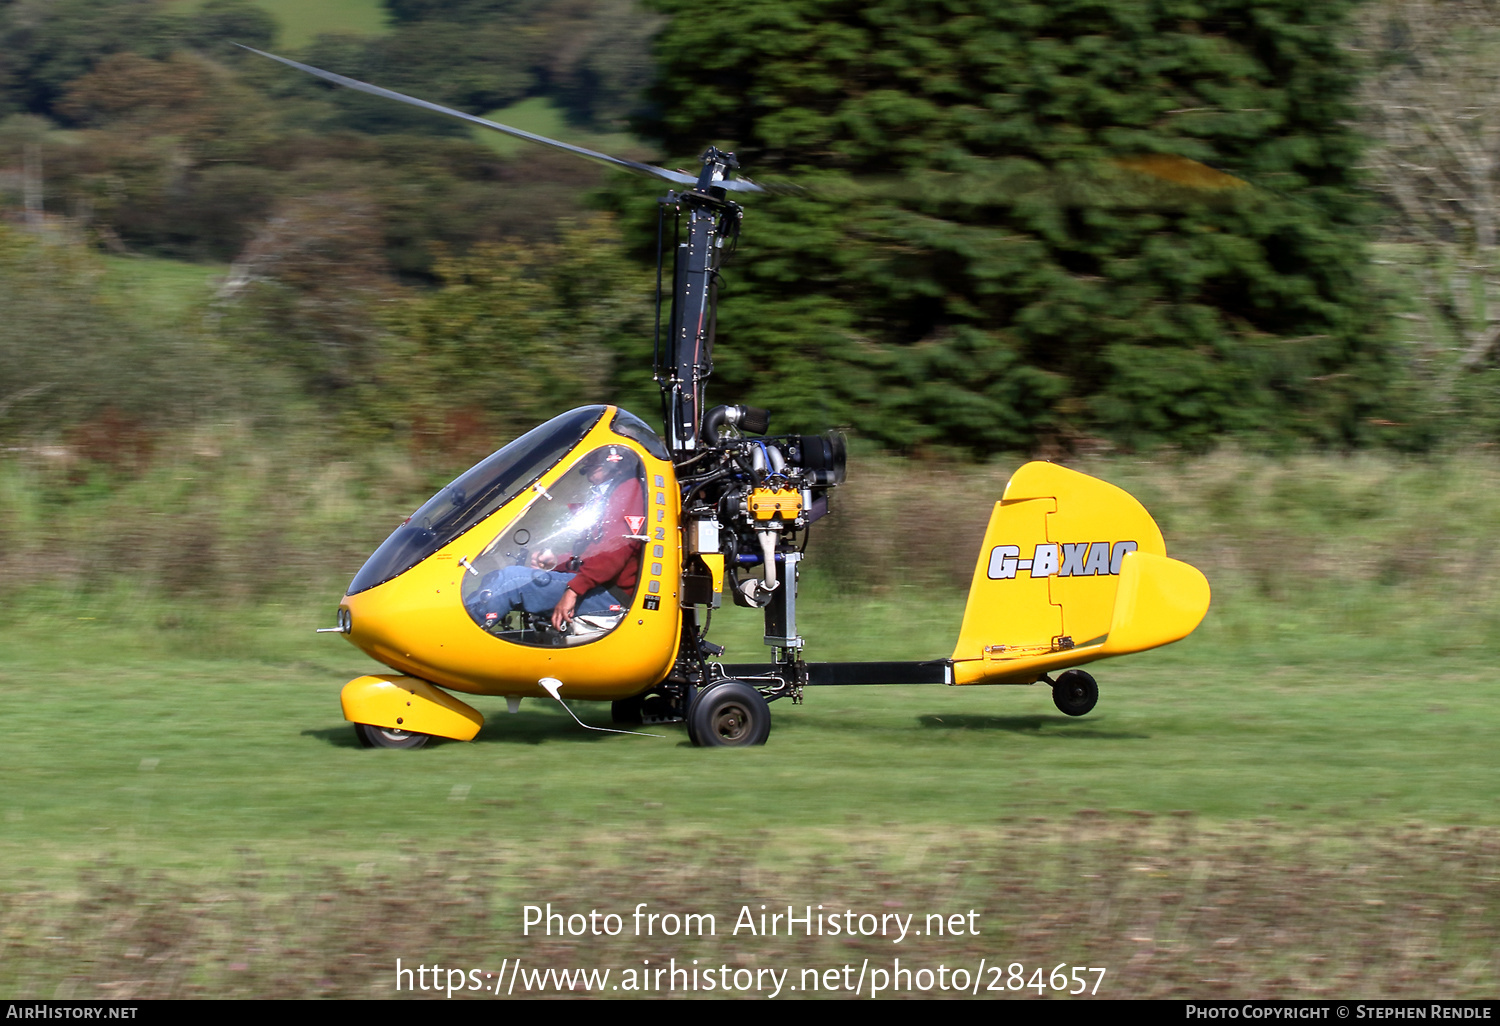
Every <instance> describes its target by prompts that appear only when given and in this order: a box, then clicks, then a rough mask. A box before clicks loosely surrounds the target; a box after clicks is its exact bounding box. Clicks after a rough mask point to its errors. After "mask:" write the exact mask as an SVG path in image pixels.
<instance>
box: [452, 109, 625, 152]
mask: <svg viewBox="0 0 1500 1026" xmlns="http://www.w3.org/2000/svg"><path fill="white" fill-rule="evenodd" d="M484 117H486V118H488V119H489V120H491V121H498V122H499V123H500V124H502V125H508V126H509V127H511V128H519V129H520V130H521V131H523V132H531V133H532V134H534V135H545V136H546V137H547V138H549V139H556V140H558V141H559V142H565V143H572V144H573V145H574V146H582V147H584V148H585V149H590V150H594V151H596V152H599V153H607V154H609V155H610V156H615V157H620V156H626V157H639V156H640V155H641V153H642V144H641V141H640V140H639V139H637V138H636V137H635V136H633V135H631V134H630V133H629V132H588V131H584V130H581V129H578V128H574V127H573V126H572V125H570V124H569V123H568V121H567V118H566V117H565V116H564V114H563V111H562V110H561V109H560V108H559V107H557V106H556V105H555V104H554V103H553V102H552V101H551V100H549V99H547V98H546V97H544V96H535V97H532V98H531V99H529V100H522V101H521V102H520V103H513V104H511V105H510V106H509V107H502V108H500V109H499V110H492V111H490V112H489V113H488V114H485V115H484ZM472 135H473V137H474V138H475V140H477V141H478V142H480V143H482V144H483V145H485V146H488V147H489V148H490V149H492V150H494V151H495V152H496V153H499V154H500V155H502V156H506V157H514V156H516V155H517V154H519V153H523V152H525V151H526V150H527V149H530V148H531V147H534V146H535V145H536V144H535V143H531V142H527V141H526V140H524V139H517V138H516V137H514V136H510V135H504V134H502V133H500V132H496V131H492V130H490V129H487V128H480V127H478V126H475V127H474V129H473V130H472Z"/></svg>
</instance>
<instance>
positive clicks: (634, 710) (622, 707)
mask: <svg viewBox="0 0 1500 1026" xmlns="http://www.w3.org/2000/svg"><path fill="white" fill-rule="evenodd" d="M643 705H645V700H644V699H643V698H642V697H641V696H640V695H636V696H635V697H634V698H622V699H620V700H619V701H618V702H611V703H609V718H610V719H611V720H613V721H614V722H616V723H625V724H632V725H633V724H637V723H640V722H641V707H642V706H643Z"/></svg>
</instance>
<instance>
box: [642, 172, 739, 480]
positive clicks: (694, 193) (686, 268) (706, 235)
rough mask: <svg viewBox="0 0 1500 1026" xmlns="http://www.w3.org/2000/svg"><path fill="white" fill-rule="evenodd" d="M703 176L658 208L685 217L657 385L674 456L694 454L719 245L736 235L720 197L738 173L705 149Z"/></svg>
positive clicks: (708, 364) (735, 216)
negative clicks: (676, 211)
mask: <svg viewBox="0 0 1500 1026" xmlns="http://www.w3.org/2000/svg"><path fill="white" fill-rule="evenodd" d="M702 161H703V170H702V172H701V173H700V174H699V176H698V180H697V182H696V183H694V185H693V187H692V188H691V189H687V190H684V191H683V192H669V193H667V195H666V196H665V197H664V198H663V199H662V201H661V202H662V204H663V205H664V206H665V205H674V206H676V207H677V208H678V209H679V210H680V211H681V210H685V211H686V214H687V233H686V239H685V240H678V241H677V243H676V253H675V258H676V268H675V273H674V274H673V276H672V277H673V283H672V315H671V321H670V324H669V327H668V331H667V345H666V353H665V354H664V355H665V359H664V360H662V361H661V364H660V365H659V366H658V368H657V377H656V380H657V383H658V384H660V386H661V389H662V398H663V401H664V405H665V407H666V419H667V423H666V428H667V435H668V438H667V441H668V443H669V445H670V447H671V449H672V451H673V452H674V453H678V452H690V451H692V450H695V449H697V448H698V434H699V430H700V426H701V422H702V418H703V385H704V382H706V381H707V380H708V377H709V375H710V374H712V373H713V345H714V328H715V320H716V317H717V311H716V309H715V305H716V304H715V302H714V299H715V296H714V294H715V292H716V291H717V288H718V273H719V260H720V258H721V257H722V256H723V252H724V240H725V239H726V238H734V237H735V236H737V235H738V234H739V226H740V217H741V216H742V213H743V211H742V208H741V207H740V205H739V204H738V203H734V202H733V201H731V200H729V199H727V198H726V197H725V183H726V180H727V178H728V174H729V172H730V171H732V170H734V169H735V168H737V167H739V163H738V162H737V161H736V160H735V159H734V154H732V153H725V152H723V151H721V150H719V149H716V148H715V147H712V146H710V147H709V148H708V149H707V150H706V151H704V153H703V157H702Z"/></svg>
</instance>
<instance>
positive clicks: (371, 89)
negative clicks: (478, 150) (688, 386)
mask: <svg viewBox="0 0 1500 1026" xmlns="http://www.w3.org/2000/svg"><path fill="white" fill-rule="evenodd" d="M235 45H236V46H238V47H239V48H240V49H242V50H249V51H250V52H251V53H255V54H259V55H260V56H262V57H269V58H270V59H271V60H273V61H280V62H281V63H282V64H285V65H287V66H288V67H292V68H296V69H297V70H298V71H305V72H307V73H308V74H309V75H316V76H317V77H318V78H321V79H323V80H324V81H326V82H332V83H333V84H334V85H341V86H344V87H345V88H348V89H354V90H357V91H359V92H362V93H369V94H370V95H371V96H383V97H385V98H386V99H388V100H396V101H398V102H400V103H407V104H410V105H411V106H413V107H421V108H423V109H424V110H430V111H434V112H436V113H438V114H446V115H448V116H449V117H453V118H458V119H459V120H461V121H467V122H469V123H470V124H474V125H479V126H480V127H481V128H488V129H491V130H492V131H496V132H503V133H505V134H506V135H511V136H515V137H516V138H517V139H526V140H528V141H529V142H534V143H540V144H541V145H543V146H551V147H552V148H553V149H555V150H563V151H564V152H566V153H572V154H576V155H577V156H580V157H583V158H585V159H587V160H595V161H598V162H599V163H601V164H608V165H610V166H611V167H618V168H621V169H623V170H625V171H630V172H633V173H635V174H638V175H645V176H646V177H648V178H656V179H658V180H660V181H663V182H670V183H671V184H673V185H677V186H681V187H683V188H688V189H709V188H712V189H723V190H724V191H726V192H760V193H764V192H770V191H772V190H770V189H766V188H764V187H762V186H760V185H757V184H756V183H755V182H752V181H751V180H750V179H748V178H725V177H723V175H724V174H725V172H726V170H727V169H728V168H730V167H733V166H734V165H733V163H732V158H730V163H728V164H726V163H725V161H724V160H723V159H722V158H724V157H727V156H728V155H727V154H721V153H719V151H718V150H714V149H710V150H709V152H708V153H707V154H705V155H704V170H703V174H701V175H692V174H688V173H687V172H685V171H668V170H667V169H666V168H664V167H657V166H656V165H654V164H643V163H641V162H640V161H638V160H626V159H624V158H623V157H612V156H610V155H609V154H608V153H600V152H598V151H597V150H589V149H585V148H584V147H582V146H574V145H573V144H571V143H565V142H560V141H559V140H557V139H549V138H547V137H546V136H545V135H537V134H536V133H535V132H527V131H523V130H522V129H519V128H512V127H511V126H509V125H502V124H500V123H499V122H498V121H491V120H489V119H488V118H481V117H478V116H476V115H474V114H465V113H464V112H463V111H461V110H454V109H453V108H452V107H444V106H443V105H442V104H440V103H433V102H431V101H429V100H419V99H417V97H415V96H407V95H406V94H405V93H398V92H396V91H395V90H394V89H384V88H381V87H380V86H377V85H371V84H370V83H368V82H361V81H359V79H356V78H348V77H346V76H344V75H336V74H334V73H333V72H331V71H324V70H323V69H322V68H315V67H313V66H312V65H311V64H303V63H301V62H300V61H294V60H291V59H290V58H287V57H278V56H277V55H276V54H274V53H266V52H265V51H264V50H257V49H255V47H253V46H246V45H245V44H244V43H236V44H235ZM711 158H717V159H711ZM777 191H779V190H777Z"/></svg>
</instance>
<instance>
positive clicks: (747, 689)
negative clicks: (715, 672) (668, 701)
mask: <svg viewBox="0 0 1500 1026" xmlns="http://www.w3.org/2000/svg"><path fill="white" fill-rule="evenodd" d="M687 719H688V737H689V738H690V739H691V740H692V742H693V744H695V745H698V746H699V747H701V748H746V747H748V746H750V745H763V744H765V743H766V738H768V737H770V735H771V707H770V706H768V705H767V704H766V700H765V699H764V698H762V697H761V695H760V692H759V691H756V690H755V689H754V688H752V687H751V686H750V685H749V684H745V683H743V682H742V681H737V680H731V681H726V682H725V683H723V684H717V685H715V686H714V687H711V688H709V689H708V690H707V691H703V692H700V693H699V695H698V698H697V700H696V701H694V702H693V704H692V707H691V708H690V709H688V715H687Z"/></svg>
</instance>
